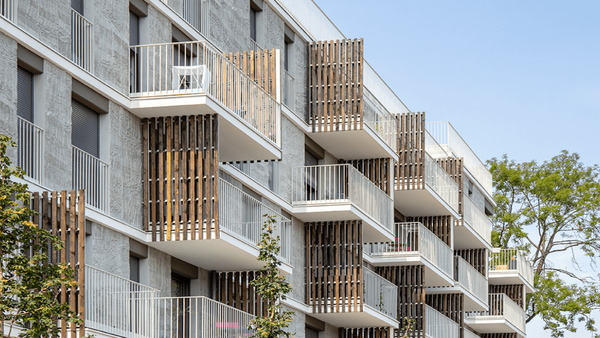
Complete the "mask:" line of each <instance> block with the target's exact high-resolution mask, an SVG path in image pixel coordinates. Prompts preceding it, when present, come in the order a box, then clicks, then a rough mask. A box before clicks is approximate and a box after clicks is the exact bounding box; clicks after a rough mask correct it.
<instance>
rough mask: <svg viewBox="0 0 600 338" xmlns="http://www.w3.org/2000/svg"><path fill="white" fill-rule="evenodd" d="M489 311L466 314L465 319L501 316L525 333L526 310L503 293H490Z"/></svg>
mask: <svg viewBox="0 0 600 338" xmlns="http://www.w3.org/2000/svg"><path fill="white" fill-rule="evenodd" d="M489 306H490V310H489V311H476V312H466V313H465V318H473V317H488V316H501V317H504V318H505V319H506V320H507V321H508V322H510V323H511V324H512V325H514V326H515V327H516V328H517V329H519V330H521V332H525V310H523V308H521V307H520V306H519V305H518V304H517V303H515V302H514V301H513V300H512V299H510V297H508V296H507V295H505V294H503V293H490V295H489Z"/></svg>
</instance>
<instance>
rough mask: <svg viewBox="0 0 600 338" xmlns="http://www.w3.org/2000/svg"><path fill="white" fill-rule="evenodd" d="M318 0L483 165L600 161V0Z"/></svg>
mask: <svg viewBox="0 0 600 338" xmlns="http://www.w3.org/2000/svg"><path fill="white" fill-rule="evenodd" d="M315 1H316V2H317V4H318V5H319V6H320V7H321V8H322V9H323V11H324V12H325V13H326V14H327V15H328V16H329V17H330V18H331V20H332V21H333V22H334V23H335V24H336V25H337V26H338V28H340V30H341V31H342V32H343V33H344V35H345V36H346V37H348V38H364V39H365V49H364V50H365V57H366V59H367V60H368V61H369V63H370V64H371V65H372V66H373V67H374V68H375V70H376V71H377V72H378V73H379V74H380V75H381V77H382V78H383V79H384V80H385V81H386V82H387V83H388V85H389V86H390V87H391V88H392V89H393V90H394V91H395V92H396V94H397V95H398V97H400V99H401V100H402V101H403V102H404V103H405V104H406V105H407V106H408V108H409V109H410V110H411V111H415V112H416V111H425V112H426V114H427V120H428V121H430V122H431V121H450V122H451V123H452V125H453V126H454V127H455V128H456V129H457V131H458V132H459V133H460V134H461V135H462V137H463V138H464V139H465V140H466V141H467V143H468V144H469V145H470V146H471V148H472V149H473V150H474V151H475V152H476V153H477V154H478V155H479V157H480V158H481V159H482V160H483V161H485V160H487V159H489V158H492V157H499V156H502V155H503V154H508V156H509V157H510V158H512V159H515V160H516V161H520V162H522V161H529V160H533V159H535V160H537V161H540V162H541V161H544V160H546V159H550V158H551V157H552V156H555V155H557V154H558V153H559V152H560V151H561V150H563V149H566V150H569V151H570V152H578V153H579V154H580V155H581V157H582V161H583V162H584V163H585V164H586V165H593V164H600V137H599V136H600V132H599V129H600V0H587V1H583V0H568V1H567V0H563V1H555V0H526V1H523V0H501V1H500V0H456V1H449V0H444V1H441V0H437V1H434V0H372V1H364V0H363V1H358V0H315ZM563 258H564V259H563V260H561V261H560V262H556V263H557V265H561V266H563V267H567V265H570V262H569V258H568V257H563ZM598 317H600V316H598ZM598 319H600V318H597V320H598ZM541 328H542V324H541V322H540V321H536V322H535V323H530V324H529V325H528V327H527V331H528V336H529V337H536V338H538V337H540V338H544V337H549V336H550V335H549V334H547V333H543V332H542V330H541ZM565 337H568V338H573V337H590V334H589V333H585V331H583V330H582V331H580V332H579V333H578V334H567V335H565Z"/></svg>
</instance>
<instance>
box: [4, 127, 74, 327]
mask: <svg viewBox="0 0 600 338" xmlns="http://www.w3.org/2000/svg"><path fill="white" fill-rule="evenodd" d="M8 146H13V147H14V146H15V143H14V142H12V141H11V139H10V138H9V137H7V136H5V135H1V134H0V256H1V258H2V264H0V324H5V325H6V326H7V327H8V330H6V331H7V332H5V331H4V325H0V337H7V336H10V335H11V333H12V330H13V327H14V326H20V327H27V328H28V329H27V330H23V331H21V333H20V334H19V337H28V338H29V337H30V338H33V337H44V338H45V337H57V336H58V333H59V331H58V327H57V320H60V319H62V318H64V319H67V321H68V322H70V323H79V322H80V319H79V318H78V317H77V314H76V313H74V312H73V311H71V309H70V308H69V305H68V304H61V303H60V301H59V300H58V294H59V291H60V287H61V286H62V285H66V286H67V287H75V286H76V282H75V279H74V272H73V271H72V269H70V268H68V267H67V266H66V265H65V264H49V262H48V250H49V247H51V248H53V249H54V250H60V249H62V247H63V243H62V242H61V241H60V240H59V238H58V237H56V236H52V235H51V234H50V233H49V232H48V231H46V230H43V229H40V228H39V227H38V226H36V225H35V224H33V223H32V222H31V217H32V216H33V215H34V211H33V210H31V209H30V208H28V207H27V205H28V203H29V201H30V195H29V193H28V192H27V185H25V184H20V183H16V182H13V181H12V178H13V177H18V178H23V170H21V169H20V168H15V167H11V166H10V165H11V162H10V159H9V158H8V157H7V156H6V150H7V147H8Z"/></svg>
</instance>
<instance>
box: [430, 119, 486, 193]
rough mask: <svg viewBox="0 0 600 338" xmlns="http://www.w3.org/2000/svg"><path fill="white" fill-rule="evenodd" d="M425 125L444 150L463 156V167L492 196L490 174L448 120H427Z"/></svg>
mask: <svg viewBox="0 0 600 338" xmlns="http://www.w3.org/2000/svg"><path fill="white" fill-rule="evenodd" d="M426 126H427V130H429V132H430V133H431V135H433V137H434V138H435V139H436V140H437V141H438V143H439V144H441V145H442V146H444V147H445V148H446V151H448V152H449V153H452V154H454V156H456V157H463V158H464V167H465V169H467V170H468V171H469V172H470V173H471V174H472V175H473V177H475V179H476V180H477V181H478V182H479V183H480V184H481V186H482V187H483V189H484V190H485V191H486V192H487V193H488V195H489V196H493V190H492V174H491V173H490V172H489V170H487V168H486V166H485V164H483V162H481V160H480V159H479V157H477V155H475V152H473V150H471V148H470V147H469V145H468V144H467V142H465V140H463V138H462V137H461V136H460V134H459V133H458V132H457V131H456V130H455V129H454V127H452V125H451V124H450V122H427V124H426Z"/></svg>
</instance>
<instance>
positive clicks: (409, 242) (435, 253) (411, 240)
mask: <svg viewBox="0 0 600 338" xmlns="http://www.w3.org/2000/svg"><path fill="white" fill-rule="evenodd" d="M394 228H395V236H396V240H395V241H394V242H384V243H367V244H365V246H364V247H365V250H364V251H365V252H367V253H368V254H369V255H370V256H371V257H377V256H380V257H381V256H385V257H389V256H403V255H407V254H417V253H418V254H420V255H421V256H423V258H425V259H426V260H428V261H429V262H430V263H431V264H433V265H434V266H436V267H438V268H439V269H440V270H441V271H442V272H443V273H444V274H446V276H447V277H448V278H452V256H453V252H452V249H451V248H450V247H449V246H448V245H447V244H446V243H444V241H442V240H441V239H440V238H439V237H438V236H436V235H435V234H434V233H433V232H431V230H429V229H427V227H426V226H424V225H423V224H422V223H420V222H405V223H396V224H395V225H394Z"/></svg>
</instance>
